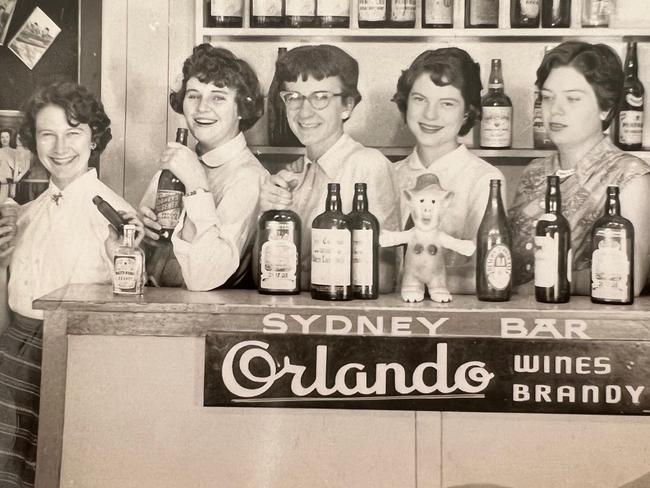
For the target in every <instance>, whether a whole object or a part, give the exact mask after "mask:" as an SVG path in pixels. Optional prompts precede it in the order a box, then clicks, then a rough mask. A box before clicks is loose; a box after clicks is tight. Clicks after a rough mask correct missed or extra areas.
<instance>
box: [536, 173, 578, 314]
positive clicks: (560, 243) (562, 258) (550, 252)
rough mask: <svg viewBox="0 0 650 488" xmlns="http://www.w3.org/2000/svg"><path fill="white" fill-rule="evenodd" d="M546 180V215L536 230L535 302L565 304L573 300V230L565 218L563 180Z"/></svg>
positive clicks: (541, 218)
mask: <svg viewBox="0 0 650 488" xmlns="http://www.w3.org/2000/svg"><path fill="white" fill-rule="evenodd" d="M546 179H547V185H548V186H547V188H546V213H545V214H543V215H542V216H541V217H540V218H539V220H538V221H537V226H536V227H535V298H536V299H537V301H538V302H543V303H566V302H568V301H569V299H570V298H571V265H572V262H571V261H572V252H571V227H570V226H569V222H568V221H567V219H566V218H565V217H564V215H562V199H561V197H560V177H559V176H556V175H552V176H547V178H546Z"/></svg>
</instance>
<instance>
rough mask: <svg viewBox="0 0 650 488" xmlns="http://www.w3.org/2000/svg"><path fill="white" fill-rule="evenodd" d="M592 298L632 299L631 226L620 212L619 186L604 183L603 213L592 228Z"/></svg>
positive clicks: (606, 300)
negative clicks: (605, 186)
mask: <svg viewBox="0 0 650 488" xmlns="http://www.w3.org/2000/svg"><path fill="white" fill-rule="evenodd" d="M591 248H592V255H591V301H592V302H594V303H612V304H623V305H627V304H631V303H633V302H634V226H633V225H632V222H630V221H629V220H627V219H626V218H625V217H622V216H621V204H620V202H619V198H618V186H608V187H607V197H606V199H605V214H604V215H603V216H602V217H601V218H599V219H598V220H597V221H596V222H595V223H594V227H593V229H592V232H591Z"/></svg>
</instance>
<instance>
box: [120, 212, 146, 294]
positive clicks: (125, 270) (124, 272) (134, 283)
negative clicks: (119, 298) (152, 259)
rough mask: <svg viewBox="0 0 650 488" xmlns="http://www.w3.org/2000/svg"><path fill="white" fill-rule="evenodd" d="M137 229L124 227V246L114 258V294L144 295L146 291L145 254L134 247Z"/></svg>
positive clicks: (130, 225) (127, 225)
mask: <svg viewBox="0 0 650 488" xmlns="http://www.w3.org/2000/svg"><path fill="white" fill-rule="evenodd" d="M135 231H136V227H135V225H132V224H126V225H124V238H123V240H122V245H121V246H120V247H118V248H117V251H116V252H115V255H114V256H113V293H117V294H119V295H142V293H143V291H144V269H145V264H144V252H143V251H142V249H140V248H139V247H136V246H135V245H134V240H135Z"/></svg>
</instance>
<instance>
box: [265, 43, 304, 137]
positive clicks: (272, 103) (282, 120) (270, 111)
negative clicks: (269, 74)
mask: <svg viewBox="0 0 650 488" xmlns="http://www.w3.org/2000/svg"><path fill="white" fill-rule="evenodd" d="M286 53H287V48H286V47H279V48H278V61H279V60H280V59H281V58H282V56H284V55H285V54H286ZM266 113H267V117H268V119H267V120H268V132H269V144H271V146H280V147H287V146H291V147H293V146H296V147H298V146H301V144H300V141H299V140H298V138H297V137H296V136H295V135H294V133H293V131H292V130H291V128H290V127H289V122H288V121H287V109H286V107H285V106H284V102H283V101H282V100H281V99H280V95H279V89H278V86H277V78H276V77H275V76H274V77H273V80H272V81H271V86H270V87H269V98H268V99H267V101H266Z"/></svg>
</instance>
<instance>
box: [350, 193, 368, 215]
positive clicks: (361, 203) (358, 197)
mask: <svg viewBox="0 0 650 488" xmlns="http://www.w3.org/2000/svg"><path fill="white" fill-rule="evenodd" d="M352 210H354V211H355V212H367V211H368V198H367V197H366V194H365V192H357V193H355V194H354V201H353V202H352Z"/></svg>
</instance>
